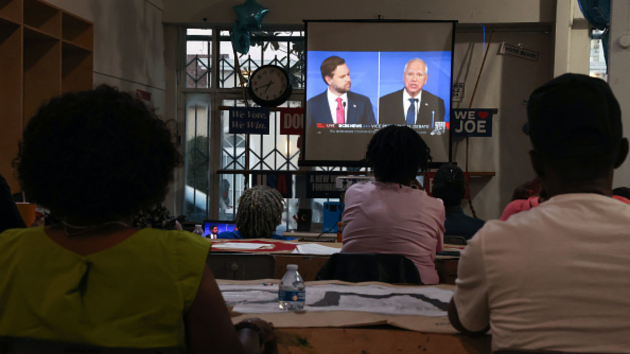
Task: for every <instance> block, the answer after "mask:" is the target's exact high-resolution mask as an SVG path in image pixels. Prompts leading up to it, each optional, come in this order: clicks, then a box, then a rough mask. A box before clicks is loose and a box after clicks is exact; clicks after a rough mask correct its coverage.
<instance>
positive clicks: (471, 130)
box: [451, 108, 494, 137]
mask: <svg viewBox="0 0 630 354" xmlns="http://www.w3.org/2000/svg"><path fill="white" fill-rule="evenodd" d="M493 112H494V109H492V108H487V109H453V110H452V111H451V113H452V114H451V134H452V135H453V136H474V137H491V136H492V114H493Z"/></svg>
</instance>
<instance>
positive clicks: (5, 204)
mask: <svg viewBox="0 0 630 354" xmlns="http://www.w3.org/2000/svg"><path fill="white" fill-rule="evenodd" d="M25 227H26V224H24V220H22V216H20V212H19V211H18V208H17V206H15V202H14V201H13V197H11V188H9V185H8V184H7V180H6V179H4V177H2V175H0V232H2V231H4V230H8V229H16V228H25Z"/></svg>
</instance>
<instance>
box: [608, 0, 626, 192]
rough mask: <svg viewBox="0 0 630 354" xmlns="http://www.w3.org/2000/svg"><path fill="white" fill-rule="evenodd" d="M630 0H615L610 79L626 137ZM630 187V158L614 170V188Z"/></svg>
mask: <svg viewBox="0 0 630 354" xmlns="http://www.w3.org/2000/svg"><path fill="white" fill-rule="evenodd" d="M628 45H630V0H615V1H613V2H612V18H611V31H610V59H609V65H608V70H609V73H608V75H609V76H608V77H609V79H608V82H609V83H610V87H611V88H612V90H613V92H614V93H615V96H617V100H618V101H619V104H620V105H621V113H622V121H623V125H624V129H623V130H624V136H625V137H630V100H629V99H628V98H629V97H630V49H629V48H628ZM621 186H625V187H628V186H630V160H629V159H626V163H624V164H623V165H622V166H621V167H620V168H619V169H617V171H616V172H615V187H621Z"/></svg>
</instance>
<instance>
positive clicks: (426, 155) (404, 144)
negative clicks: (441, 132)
mask: <svg viewBox="0 0 630 354" xmlns="http://www.w3.org/2000/svg"><path fill="white" fill-rule="evenodd" d="M365 157H366V159H367V161H368V163H369V164H370V166H371V167H372V169H373V170H374V175H375V176H376V179H377V180H378V181H381V182H392V183H400V184H404V185H409V184H410V183H411V181H412V180H413V179H414V178H416V176H417V174H418V171H419V170H422V171H425V170H426V169H427V166H428V164H429V162H430V161H431V150H430V149H429V147H428V146H427V145H426V144H425V143H424V140H422V138H421V137H420V135H419V134H418V133H416V132H415V131H414V130H413V129H411V128H409V127H407V126H398V125H390V126H387V127H385V128H383V129H381V130H379V131H378V132H376V134H374V136H373V137H372V139H371V140H370V143H369V144H368V148H367V152H366V154H365Z"/></svg>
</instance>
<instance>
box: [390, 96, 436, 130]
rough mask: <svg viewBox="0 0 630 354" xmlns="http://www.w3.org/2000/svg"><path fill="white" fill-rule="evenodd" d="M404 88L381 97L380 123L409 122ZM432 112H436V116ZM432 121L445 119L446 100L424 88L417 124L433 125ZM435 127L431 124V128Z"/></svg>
mask: <svg viewBox="0 0 630 354" xmlns="http://www.w3.org/2000/svg"><path fill="white" fill-rule="evenodd" d="M403 90H404V88H403V89H402V90H398V91H396V92H392V93H390V94H388V95H385V96H383V97H381V98H380V99H379V107H378V122H379V124H407V119H406V117H407V112H405V111H404V106H403ZM432 112H435V116H434V115H433V114H432ZM432 121H433V122H443V121H444V100H443V99H441V98H439V97H438V96H436V95H434V94H432V93H431V92H429V91H426V90H422V99H421V100H420V109H419V110H418V117H417V118H416V124H422V125H429V126H431V123H432ZM434 127H435V126H434V125H433V126H431V128H434Z"/></svg>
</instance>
